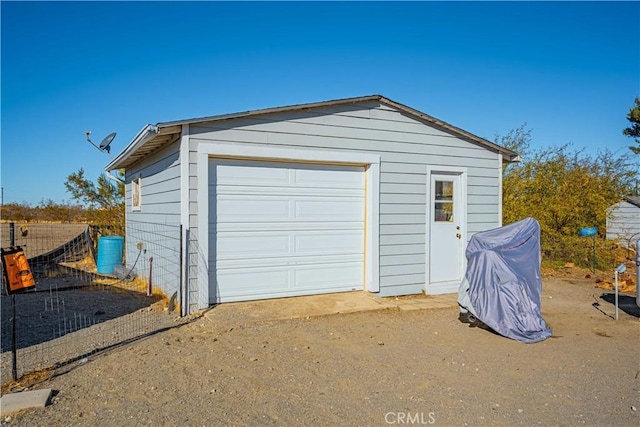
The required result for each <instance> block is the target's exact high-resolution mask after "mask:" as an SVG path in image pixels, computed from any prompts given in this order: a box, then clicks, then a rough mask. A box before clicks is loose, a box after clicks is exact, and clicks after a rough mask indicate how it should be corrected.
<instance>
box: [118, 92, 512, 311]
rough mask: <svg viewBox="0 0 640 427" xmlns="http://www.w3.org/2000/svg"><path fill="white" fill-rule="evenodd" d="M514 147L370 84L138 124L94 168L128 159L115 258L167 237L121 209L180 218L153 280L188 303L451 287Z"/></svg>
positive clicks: (492, 214) (150, 220) (140, 215)
mask: <svg viewBox="0 0 640 427" xmlns="http://www.w3.org/2000/svg"><path fill="white" fill-rule="evenodd" d="M516 156H517V155H516V153H514V152H513V151H510V150H508V149H505V148H503V147H501V146H499V145H496V144H494V143H492V142H490V141H487V140H485V139H483V138H480V137H478V136H475V135H473V134H471V133H469V132H467V131H464V130H462V129H460V128H457V127H455V126H452V125H450V124H448V123H445V122H443V121H441V120H438V119H436V118H434V117H431V116H429V115H427V114H424V113H422V112H420V111H417V110H415V109H412V108H410V107H407V106H405V105H402V104H400V103H397V102H395V101H392V100H390V99H388V98H385V97H383V96H380V95H372V96H365V97H358V98H348V99H339V100H333V101H326V102H318V103H311V104H302V105H293V106H286V107H279V108H269V109H262V110H254V111H247V112H241V113H233V114H225V115H217V116H210V117H202V118H194V119H188V120H178V121H173V122H164V123H157V124H155V125H147V126H145V127H144V128H143V129H142V130H141V131H140V132H139V133H138V135H137V136H136V137H135V138H134V139H133V140H132V141H131V142H130V143H129V144H128V145H127V146H126V147H125V148H124V150H123V151H122V152H121V153H119V154H118V155H117V157H116V158H115V159H113V160H112V161H111V162H110V163H109V164H108V165H107V166H106V170H107V171H114V170H122V169H124V171H125V181H126V217H127V235H126V241H127V246H126V252H127V254H128V256H127V264H128V265H131V266H132V267H133V268H134V269H138V270H140V271H139V274H140V275H141V276H142V277H145V275H146V274H147V267H146V266H145V265H143V264H139V265H136V266H133V262H134V260H133V258H134V257H133V256H132V255H133V254H135V253H136V252H137V250H136V247H137V248H138V250H139V249H140V248H142V247H144V248H145V257H147V258H148V257H149V256H154V253H155V254H156V255H155V256H154V257H156V258H157V259H160V258H162V254H161V252H162V251H163V250H165V251H166V246H167V245H163V244H161V243H158V242H157V239H155V241H154V242H151V241H145V240H149V239H148V238H145V235H144V234H141V232H140V230H139V229H140V227H139V226H136V227H134V226H133V224H134V223H135V224H162V225H166V226H169V227H174V228H173V229H174V230H179V233H180V235H179V239H178V241H179V251H178V252H179V256H174V257H165V258H166V259H172V260H173V261H170V262H173V265H168V266H164V267H163V268H166V269H170V270H172V271H175V272H177V273H176V274H175V276H174V279H171V280H165V281H164V282H157V281H154V285H157V286H160V287H161V288H162V290H163V291H164V292H165V293H167V294H169V295H171V294H174V293H176V295H177V296H178V299H179V300H180V304H181V307H182V308H183V312H185V313H186V312H192V311H194V310H197V309H201V308H205V307H207V306H209V305H211V304H218V303H225V302H231V301H243V300H253V299H265V298H278V297H289V296H298V295H312V294H320V293H332V292H345V291H354V290H365V291H368V292H372V293H375V294H376V295H379V296H382V297H384V296H396V295H408V294H419V293H421V292H426V293H427V294H441V293H449V292H455V291H456V290H457V287H458V284H459V283H460V280H461V278H462V275H463V273H464V269H465V256H464V251H465V247H466V242H467V241H468V239H469V238H470V237H471V236H472V235H473V234H474V233H476V232H479V231H484V230H487V229H491V228H495V227H499V226H501V225H502V224H501V223H502V212H501V206H502V167H503V164H504V163H505V162H511V161H514V160H515V159H516ZM147 252H148V253H147ZM145 259H146V258H145ZM154 268H156V267H154ZM156 282H157V283H156Z"/></svg>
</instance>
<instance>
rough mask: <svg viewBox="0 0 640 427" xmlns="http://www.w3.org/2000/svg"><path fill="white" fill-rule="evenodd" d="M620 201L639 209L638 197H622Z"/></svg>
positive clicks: (639, 198) (639, 197) (639, 200)
mask: <svg viewBox="0 0 640 427" xmlns="http://www.w3.org/2000/svg"><path fill="white" fill-rule="evenodd" d="M622 199H623V200H624V201H625V202H628V203H631V204H632V205H634V206H637V207H639V208H640V196H624V197H623V198H622Z"/></svg>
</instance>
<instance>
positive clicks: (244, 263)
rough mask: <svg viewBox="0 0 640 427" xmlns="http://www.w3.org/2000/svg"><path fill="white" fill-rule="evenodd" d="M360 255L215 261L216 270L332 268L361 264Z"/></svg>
mask: <svg viewBox="0 0 640 427" xmlns="http://www.w3.org/2000/svg"><path fill="white" fill-rule="evenodd" d="M361 260H362V256H361V255H358V254H345V255H310V256H299V257H261V258H259V257H255V258H234V259H220V260H218V261H217V262H216V268H217V269H218V271H223V270H227V269H238V270H243V269H244V270H247V271H249V270H251V269H255V268H266V267H289V268H292V269H293V268H296V267H301V266H302V267H304V266H320V265H324V266H327V268H329V265H331V268H333V266H334V265H337V264H340V263H355V262H359V263H360V264H362V261H361Z"/></svg>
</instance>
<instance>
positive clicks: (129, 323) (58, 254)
mask: <svg viewBox="0 0 640 427" xmlns="http://www.w3.org/2000/svg"><path fill="white" fill-rule="evenodd" d="M182 234H183V233H182V229H181V227H180V226H179V225H168V224H153V223H144V222H135V221H128V222H127V236H126V238H125V239H124V240H123V247H122V252H123V253H122V263H117V265H115V266H114V267H113V271H112V272H110V273H99V272H98V270H99V268H97V266H96V259H98V260H100V256H101V255H100V250H101V247H100V240H99V228H97V227H93V226H89V225H87V224H13V225H10V224H6V223H4V224H0V243H1V245H2V247H3V248H9V247H12V246H20V247H21V248H22V249H23V251H24V253H25V256H26V258H27V259H28V262H29V267H30V269H31V272H32V274H33V276H34V279H35V282H36V286H35V288H32V289H30V290H27V291H24V292H21V293H17V294H12V295H9V294H8V293H7V290H6V287H5V286H3V287H2V293H1V301H0V302H1V304H2V307H1V309H2V311H1V316H2V326H1V333H2V335H1V340H0V341H1V355H0V363H1V368H2V369H1V381H2V384H6V383H8V382H9V381H11V380H12V379H15V378H20V377H22V376H23V375H26V374H29V373H32V372H36V371H39V370H43V369H48V368H52V367H56V366H61V365H64V364H66V363H69V362H72V361H75V360H79V359H81V358H84V357H87V356H89V355H91V354H94V353H96V352H99V351H103V350H105V349H108V348H110V347H113V346H116V345H119V344H122V343H125V342H128V341H131V340H134V339H136V338H139V337H143V336H146V335H149V334H152V333H155V332H158V331H161V330H164V329H166V328H169V327H172V326H175V325H178V324H181V323H184V322H186V321H188V320H189V317H180V314H181V313H182V314H186V313H194V312H196V311H197V309H198V307H201V306H202V305H201V303H200V302H199V300H198V294H199V293H198V289H199V287H198V286H199V283H198V277H199V276H198V273H199V269H201V268H202V265H203V264H202V262H201V260H202V256H201V255H200V254H199V250H198V245H197V242H193V243H190V244H188V245H186V247H187V248H188V249H187V256H186V257H183V253H182V248H183V247H184V246H183V244H182V242H183V236H182ZM185 234H186V235H187V236H188V233H185ZM96 242H98V243H97V244H96ZM183 259H185V260H186V261H185V262H188V263H189V264H188V266H187V269H186V270H184V269H183V267H182V260H183ZM118 261H119V260H118ZM191 263H193V265H191ZM204 265H205V266H206V264H204ZM182 271H188V272H190V273H187V274H186V275H185V276H186V278H188V280H185V277H183V273H182ZM191 273H193V275H192V274H191ZM3 277H4V275H3ZM200 277H202V276H200ZM192 287H193V288H192ZM183 294H184V295H183ZM183 301H184V304H183V303H182V302H183ZM181 305H182V307H181ZM14 354H15V358H14Z"/></svg>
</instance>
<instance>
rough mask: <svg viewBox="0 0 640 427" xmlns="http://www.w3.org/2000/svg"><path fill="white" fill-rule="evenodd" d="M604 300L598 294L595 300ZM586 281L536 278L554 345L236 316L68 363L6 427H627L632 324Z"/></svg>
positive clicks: (459, 332) (415, 316)
mask: <svg viewBox="0 0 640 427" xmlns="http://www.w3.org/2000/svg"><path fill="white" fill-rule="evenodd" d="M605 292H606V291H605ZM607 298H609V297H608V296H605V298H603V290H602V289H596V288H594V285H593V280H585V279H575V278H574V279H571V278H558V277H555V278H554V277H547V278H545V280H544V285H543V305H542V312H543V316H544V318H545V320H546V321H547V323H548V324H549V325H550V326H551V327H552V328H553V334H554V335H553V337H552V338H550V339H548V340H546V341H544V342H541V343H537V344H522V343H518V342H516V341H512V340H509V339H506V338H504V337H501V336H498V335H495V334H493V333H491V332H490V331H486V330H483V329H478V328H470V327H468V326H467V325H464V324H461V323H459V322H458V320H457V310H456V309H440V310H421V311H399V310H384V311H371V312H362V313H354V314H338V315H331V316H323V317H311V318H306V319H291V320H280V321H251V320H250V316H248V314H247V313H243V311H242V309H241V308H239V309H238V310H237V311H235V312H231V311H229V310H225V311H220V312H221V313H226V314H225V315H220V316H216V315H215V308H214V309H213V310H214V312H213V313H212V314H213V315H211V316H207V318H201V319H198V320H196V321H194V322H191V323H189V324H186V325H183V326H181V327H178V328H173V329H170V330H168V331H165V332H163V333H160V334H156V335H152V336H150V337H147V338H145V339H143V340H140V341H137V342H134V343H132V344H128V345H125V346H121V347H118V348H116V349H113V350H111V351H109V352H106V353H103V354H100V355H96V356H94V357H91V358H89V359H88V360H87V361H83V362H82V363H77V364H75V365H72V366H67V367H65V368H64V369H60V370H58V371H57V372H55V374H54V375H52V376H51V377H49V378H41V379H40V381H39V382H37V383H36V384H33V385H31V387H32V388H52V389H53V390H54V397H53V399H52V402H51V404H50V405H49V406H47V407H46V408H44V409H34V410H29V411H25V412H22V413H19V414H12V415H11V416H7V415H6V414H5V415H3V416H2V420H3V423H4V424H10V425H15V426H39V425H48V426H75V425H77V426H96V425H100V426H102V425H105V426H107V425H108V426H118V425H132V426H133V425H166V426H172V425H175V426H178V425H180V426H209V425H260V426H262V425H283V426H293V425H327V426H336V425H367V426H384V425H406V424H420V425H440V426H463V425H492V426H496V425H504V426H516V425H544V426H547V425H571V426H574V425H593V426H605V425H615V426H637V425H638V424H639V422H640V417H639V412H638V409H639V408H640V396H639V391H640V384H639V383H640V379H639V376H640V357H639V350H638V348H639V347H638V343H639V340H638V338H640V329H639V326H640V323H639V320H638V310H637V307H635V302H634V300H633V298H632V297H631V296H629V295H623V296H622V298H621V302H622V304H623V310H621V312H620V319H619V320H618V321H615V320H613V319H612V317H611V316H612V315H613V313H614V309H613V305H611V304H610V303H609V302H607Z"/></svg>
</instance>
